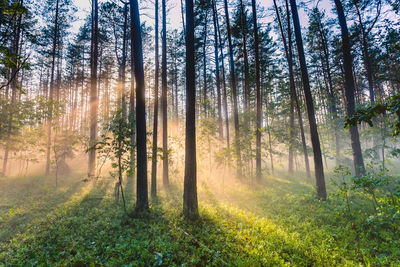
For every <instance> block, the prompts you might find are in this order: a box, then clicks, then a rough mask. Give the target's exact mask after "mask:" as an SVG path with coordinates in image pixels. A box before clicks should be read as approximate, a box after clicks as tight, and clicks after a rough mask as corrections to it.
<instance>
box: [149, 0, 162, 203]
mask: <svg viewBox="0 0 400 267" xmlns="http://www.w3.org/2000/svg"><path fill="white" fill-rule="evenodd" d="M154 16H155V20H156V21H155V29H154V33H155V65H156V66H155V68H156V69H155V78H154V79H155V80H154V121H153V152H152V161H151V196H152V197H153V198H155V197H156V196H157V148H158V147H157V137H158V78H159V69H160V66H159V65H160V63H159V55H158V0H156V1H155V15H154Z"/></svg>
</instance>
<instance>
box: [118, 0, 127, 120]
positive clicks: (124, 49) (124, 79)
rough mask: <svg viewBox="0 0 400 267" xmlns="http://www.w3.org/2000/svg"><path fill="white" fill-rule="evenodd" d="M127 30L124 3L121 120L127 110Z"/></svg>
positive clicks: (125, 6)
mask: <svg viewBox="0 0 400 267" xmlns="http://www.w3.org/2000/svg"><path fill="white" fill-rule="evenodd" d="M127 30H128V3H127V2H125V3H124V31H123V37H122V59H121V66H120V81H121V85H120V86H121V88H120V90H121V109H122V118H123V119H124V120H125V119H126V118H127V110H126V109H127V108H126V92H125V91H126V90H125V83H126V57H127V41H128V40H127Z"/></svg>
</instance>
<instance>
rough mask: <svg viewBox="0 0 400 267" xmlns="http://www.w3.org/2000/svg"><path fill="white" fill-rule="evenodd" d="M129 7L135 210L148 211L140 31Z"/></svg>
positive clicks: (135, 7)
mask: <svg viewBox="0 0 400 267" xmlns="http://www.w3.org/2000/svg"><path fill="white" fill-rule="evenodd" d="M130 6H131V45H132V48H131V53H132V55H133V60H132V67H131V71H132V72H134V73H132V77H133V76H135V81H136V144H137V185H136V188H137V192H136V210H139V211H140V210H148V208H149V200H148V186H147V147H146V142H147V141H146V140H147V136H146V103H145V102H146V101H145V81H144V69H143V50H142V31H141V25H140V15H139V5H138V2H137V0H130Z"/></svg>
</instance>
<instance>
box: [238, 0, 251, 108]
mask: <svg viewBox="0 0 400 267" xmlns="http://www.w3.org/2000/svg"><path fill="white" fill-rule="evenodd" d="M253 18H254V17H253ZM253 23H254V22H253ZM246 28H247V27H246V26H245V15H244V5H243V0H240V29H241V31H242V46H243V63H244V108H245V110H246V112H248V111H249V109H250V100H249V99H250V84H249V80H250V77H249V57H248V55H247V41H246V39H247V38H246V37H247V36H246Z"/></svg>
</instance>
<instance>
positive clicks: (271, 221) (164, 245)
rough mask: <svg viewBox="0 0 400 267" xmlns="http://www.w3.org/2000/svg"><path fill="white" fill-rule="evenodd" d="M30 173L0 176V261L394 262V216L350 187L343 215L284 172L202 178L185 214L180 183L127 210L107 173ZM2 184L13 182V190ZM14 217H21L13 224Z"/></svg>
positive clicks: (180, 263) (330, 201)
mask: <svg viewBox="0 0 400 267" xmlns="http://www.w3.org/2000/svg"><path fill="white" fill-rule="evenodd" d="M341 172H343V173H348V171H347V170H345V169H344V168H342V170H340V171H338V173H337V174H338V175H339V174H340V173H341ZM338 177H339V176H338ZM42 178H43V177H42ZM348 178H350V177H348ZM29 179H30V181H32V183H30V184H29V185H30V187H29V188H28V187H26V188H25V189H26V190H30V192H32V194H31V195H29V194H26V193H24V192H21V191H18V190H24V187H22V186H21V184H24V183H27V181H28V180H26V179H25V180H21V181H20V182H19V184H15V186H14V187H12V186H11V185H12V184H11V181H7V183H8V184H7V186H5V184H4V183H5V182H6V181H2V182H0V183H1V184H0V185H1V187H0V190H1V191H0V193H1V194H0V197H1V198H2V203H3V204H4V205H9V206H8V208H6V210H5V212H3V213H1V215H0V222H2V223H4V227H6V228H5V229H6V230H5V232H2V231H0V234H1V233H2V235H0V240H1V241H2V242H1V245H0V262H1V263H2V264H4V265H5V266H15V265H17V266H20V265H25V266H26V265H29V266H43V265H51V266H65V265H68V266H82V265H84V266H92V265H105V266H226V265H228V266H339V265H340V266H358V265H371V266H386V265H390V264H392V265H396V264H399V263H400V262H399V255H400V248H399V245H398V240H399V236H398V233H396V232H395V231H397V232H398V225H399V224H397V225H396V223H397V221H396V220H398V217H399V216H398V215H394V216H393V219H392V221H390V222H388V220H387V219H382V218H383V216H381V215H379V214H377V215H368V214H367V212H368V211H369V212H371V206H370V205H366V203H367V202H368V201H369V199H367V198H365V197H364V198H363V197H362V196H361V195H357V197H358V199H357V201H356V200H355V199H354V195H352V196H351V198H350V199H351V201H352V202H351V205H352V215H353V216H352V217H350V216H343V214H342V212H343V210H342V209H341V204H342V202H341V201H340V200H336V199H335V198H329V199H328V201H325V202H321V201H318V200H316V199H315V197H314V195H313V194H314V193H313V192H314V190H313V188H312V187H311V186H308V185H306V184H303V183H298V182H294V181H290V180H286V179H278V178H275V177H270V178H269V179H268V180H267V181H266V184H263V185H261V186H258V187H257V188H251V187H248V186H245V185H240V184H225V187H226V188H225V193H224V194H222V195H221V194H218V192H217V191H216V192H214V191H213V190H211V189H209V188H208V187H207V186H206V185H201V186H200V187H199V196H200V215H201V219H200V220H198V221H196V222H188V221H186V220H185V219H184V218H183V217H182V216H181V215H180V214H181V205H182V202H181V190H180V189H179V188H175V187H174V186H173V185H171V189H170V191H168V192H160V195H159V201H158V202H157V203H153V206H152V207H151V212H150V213H149V214H147V215H143V216H135V217H133V218H128V217H127V216H126V215H125V214H124V212H123V211H122V210H120V209H117V208H116V204H115V202H114V201H113V197H112V194H111V192H110V190H108V189H109V188H110V182H109V180H97V181H96V182H94V183H93V184H92V183H81V182H79V178H78V177H75V178H69V180H68V179H64V180H63V181H62V182H63V183H64V184H61V185H60V187H59V189H57V190H56V191H55V190H54V188H53V187H48V186H47V185H46V184H45V183H46V179H40V177H37V178H36V179H33V180H32V177H29ZM346 179H347V178H346ZM67 181H68V184H67ZM349 185H350V183H349ZM10 186H11V187H10ZM126 187H128V188H130V187H132V185H129V183H127V184H126ZM6 188H8V190H6ZM9 188H14V190H17V191H15V192H14V195H13V194H11V193H10V192H9V191H10V190H9ZM351 190H352V189H351ZM351 190H350V191H351ZM354 193H356V194H359V193H362V190H358V189H357V190H356V191H354ZM352 194H353V192H352ZM217 196H219V197H220V198H219V199H218V200H217V199H216V197H217ZM133 197H134V196H133V195H132V194H131V195H128V196H127V200H128V206H127V209H128V213H129V211H132V210H133V209H134V206H133V205H132V204H129V203H132V202H133V201H132V200H133ZM28 199H29V200H30V201H27V200H28ZM380 199H381V198H380ZM379 203H380V202H379ZM380 205H381V206H383V204H381V203H380ZM364 212H365V214H364ZM13 224H15V225H18V226H17V227H16V228H12V227H13ZM21 225H23V227H22V226H21ZM396 227H397V228H396ZM6 232H10V234H6Z"/></svg>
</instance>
